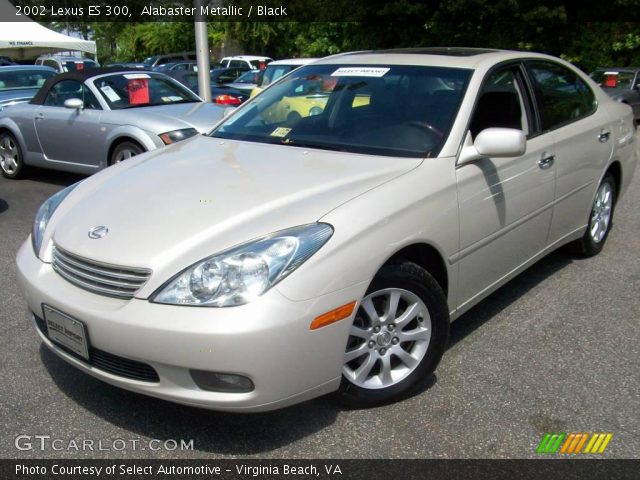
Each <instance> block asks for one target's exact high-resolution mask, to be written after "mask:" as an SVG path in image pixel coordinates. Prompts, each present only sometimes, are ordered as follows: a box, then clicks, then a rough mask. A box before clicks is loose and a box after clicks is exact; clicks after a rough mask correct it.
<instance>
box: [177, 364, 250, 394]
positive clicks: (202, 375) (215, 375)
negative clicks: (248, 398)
mask: <svg viewBox="0 0 640 480" xmlns="http://www.w3.org/2000/svg"><path fill="white" fill-rule="evenodd" d="M189 373H191V378H193V381H194V382H196V385H197V386H198V387H200V388H201V389H202V390H207V391H209V392H224V393H246V392H251V391H252V390H253V389H254V388H255V387H254V386H253V382H252V381H251V379H250V378H247V377H243V376H242V375H235V374H233V373H219V372H207V371H206V370H189Z"/></svg>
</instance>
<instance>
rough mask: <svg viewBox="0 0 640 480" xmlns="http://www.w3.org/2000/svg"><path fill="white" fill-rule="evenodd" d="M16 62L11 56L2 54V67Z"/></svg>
mask: <svg viewBox="0 0 640 480" xmlns="http://www.w3.org/2000/svg"><path fill="white" fill-rule="evenodd" d="M15 64H16V62H14V61H13V60H11V59H10V58H9V57H5V56H0V67H4V66H6V65H15Z"/></svg>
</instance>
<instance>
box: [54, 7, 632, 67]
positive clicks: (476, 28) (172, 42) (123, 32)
mask: <svg viewBox="0 0 640 480" xmlns="http://www.w3.org/2000/svg"><path fill="white" fill-rule="evenodd" d="M292 1H294V0H292ZM639 3H640V2H639V0H609V1H608V2H605V3H603V2H598V3H597V5H596V4H594V3H593V2H591V1H589V0H585V1H583V2H576V1H573V0H560V1H557V0H553V1H552V0H495V1H488V0H447V1H440V2H424V1H419V0H396V1H393V2H376V1H374V0H370V1H369V0H350V1H349V2H346V1H338V0H323V1H319V0H317V1H315V3H314V2H313V0H304V2H303V1H302V0H298V1H297V2H296V1H294V5H295V4H298V5H303V6H304V5H307V4H308V5H312V6H313V5H315V7H313V8H316V9H317V17H318V19H323V18H336V17H338V18H358V20H359V21H358V22H355V21H344V22H336V21H330V22H236V23H233V22H230V23H222V22H221V23H209V24H208V32H209V47H210V48H211V49H212V50H213V49H215V48H217V47H220V46H221V45H222V44H223V43H225V42H228V41H229V40H233V41H234V42H235V43H237V44H239V45H240V46H241V47H242V48H243V49H244V51H245V52H246V53H248V54H266V55H269V56H271V57H274V58H285V57H311V56H313V57H321V56H325V55H331V54H335V53H339V52H345V51H352V50H369V49H384V48H395V47H420V46H445V45H448V46H468V47H485V48H487V47H488V48H505V49H514V50H529V51H539V52H546V53H550V54H553V55H558V56H561V57H563V58H565V59H567V60H570V61H572V62H574V63H576V64H578V65H579V66H581V67H582V68H583V69H585V70H587V71H589V70H591V69H593V68H595V67H597V66H606V65H612V64H622V65H629V64H634V63H635V64H640V28H639V25H638V23H634V22H632V21H624V22H622V21H615V22H613V21H591V20H590V19H593V18H595V17H597V16H599V15H602V18H603V20H610V19H611V18H613V19H617V18H624V17H625V12H632V11H635V12H637V11H638V10H637V7H638V4H639ZM596 7H597V8H596ZM310 9H312V7H308V8H307V12H306V16H305V18H310V19H314V12H316V10H313V11H311V12H309V10H310ZM327 11H329V12H330V14H328V15H325V16H323V12H327ZM631 18H633V15H631ZM625 20H626V19H625ZM54 26H55V27H57V28H60V27H62V28H67V29H71V30H73V31H77V32H80V33H82V34H83V35H87V34H89V30H90V35H92V36H93V38H94V39H95V40H96V41H97V45H98V55H99V59H100V60H101V61H102V62H103V63H106V62H109V61H132V60H142V59H143V58H144V57H147V56H149V55H153V54H158V53H168V52H176V51H188V50H193V49H194V44H195V41H194V27H193V24H192V23H187V22H185V23H180V22H164V23H163V22H148V23H132V24H126V23H107V22H101V23H93V24H89V25H85V24H60V25H54Z"/></svg>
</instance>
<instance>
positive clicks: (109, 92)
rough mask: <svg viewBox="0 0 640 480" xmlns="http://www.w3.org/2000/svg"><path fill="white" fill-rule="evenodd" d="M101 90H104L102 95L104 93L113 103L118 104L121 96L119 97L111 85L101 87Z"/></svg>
mask: <svg viewBox="0 0 640 480" xmlns="http://www.w3.org/2000/svg"><path fill="white" fill-rule="evenodd" d="M100 90H102V93H104V94H105V95H106V96H107V98H108V99H109V100H111V101H112V102H117V101H118V100H120V95H118V94H117V93H116V91H115V90H114V89H113V88H111V87H110V86H109V85H105V86H104V87H100Z"/></svg>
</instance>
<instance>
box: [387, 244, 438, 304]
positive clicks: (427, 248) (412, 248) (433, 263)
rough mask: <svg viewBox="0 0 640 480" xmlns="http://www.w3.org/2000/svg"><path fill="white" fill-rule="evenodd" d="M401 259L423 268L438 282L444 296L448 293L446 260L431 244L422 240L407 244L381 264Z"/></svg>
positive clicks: (396, 261)
mask: <svg viewBox="0 0 640 480" xmlns="http://www.w3.org/2000/svg"><path fill="white" fill-rule="evenodd" d="M401 260H408V261H410V262H413V263H415V264H417V265H419V266H421V267H422V268H424V269H425V270H426V271H427V272H429V274H430V275H431V276H432V277H433V278H434V279H435V281H436V282H438V285H440V288H442V291H443V292H444V294H445V297H446V296H447V295H448V293H449V273H448V271H447V266H446V262H445V260H444V257H443V256H442V254H441V253H440V251H439V250H438V249H437V248H435V247H434V246H433V245H430V244H428V243H424V242H421V243H413V244H410V245H407V246H405V247H403V248H401V249H400V250H398V251H397V252H395V253H394V254H393V255H391V257H389V259H387V261H386V262H385V263H384V264H383V265H382V266H385V265H389V264H393V263H398V262H399V261H401ZM381 268H382V267H381Z"/></svg>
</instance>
